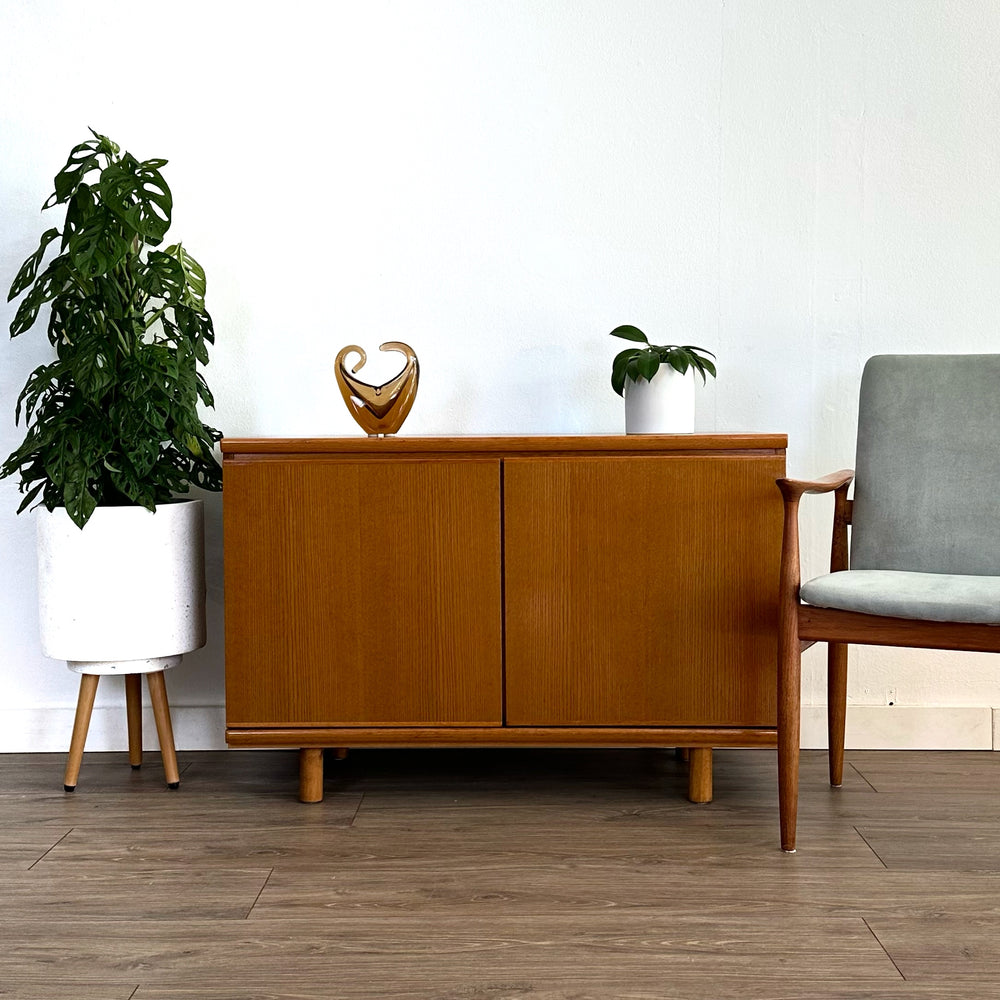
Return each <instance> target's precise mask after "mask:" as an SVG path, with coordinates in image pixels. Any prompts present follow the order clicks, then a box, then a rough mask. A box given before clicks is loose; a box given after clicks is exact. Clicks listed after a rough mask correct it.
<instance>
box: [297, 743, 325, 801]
mask: <svg viewBox="0 0 1000 1000" xmlns="http://www.w3.org/2000/svg"><path fill="white" fill-rule="evenodd" d="M322 801H323V748H322V747H302V748H301V749H300V750H299V802H322Z"/></svg>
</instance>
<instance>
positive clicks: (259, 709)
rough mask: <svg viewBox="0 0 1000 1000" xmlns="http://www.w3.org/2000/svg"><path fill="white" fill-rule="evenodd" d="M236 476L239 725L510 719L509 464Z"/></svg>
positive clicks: (280, 466)
mask: <svg viewBox="0 0 1000 1000" xmlns="http://www.w3.org/2000/svg"><path fill="white" fill-rule="evenodd" d="M225 475H226V479H225V490H226V519H225V546H226V615H227V624H226V660H227V677H226V705H227V721H228V724H229V725H230V726H246V725H261V724H266V725H302V724H313V725H323V724H326V725H332V724H337V723H343V724H353V725H365V724H368V725H381V726H397V725H407V724H419V723H425V724H451V725H471V724H475V725H499V724H500V721H501V678H502V666H501V653H502V646H501V593H500V523H499V505H500V499H499V497H500V467H499V463H498V462H497V461H492V460H481V461H447V460H442V461H436V462H416V461H412V462H411V461H405V460H399V461H393V462H391V463H382V462H371V461H367V462H363V461H295V460H292V459H290V460H288V461H282V462H280V463H272V462H257V463H249V464H238V463H237V464H229V465H227V466H226V470H225Z"/></svg>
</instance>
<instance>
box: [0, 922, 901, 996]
mask: <svg viewBox="0 0 1000 1000" xmlns="http://www.w3.org/2000/svg"><path fill="white" fill-rule="evenodd" d="M125 926H126V927H127V931H125V932H123V925H122V923H121V922H118V923H117V924H116V923H115V922H114V921H100V922H97V921H95V922H84V923H82V924H81V923H75V922H70V921H65V922H61V921H30V922H24V921H22V922H15V921H12V920H10V919H7V918H0V939H2V940H3V941H4V948H3V951H2V952H0V982H2V981H3V980H4V979H5V978H6V976H7V974H8V973H10V972H13V971H17V972H22V973H23V970H24V969H25V968H27V967H30V966H32V965H34V968H35V969H36V970H37V969H38V968H40V967H42V968H44V967H48V968H49V969H51V971H52V973H57V972H58V971H59V969H60V967H62V968H66V967H69V966H76V967H79V966H80V965H81V964H82V963H84V962H85V963H86V966H87V968H88V971H89V973H90V975H91V976H92V977H94V978H98V977H100V978H112V977H115V978H120V979H124V978H126V977H128V978H129V979H131V980H133V981H134V979H135V971H134V970H149V969H155V970H156V981H157V982H159V983H164V982H172V983H174V984H177V985H181V984H183V983H185V982H187V983H188V984H190V985H192V986H194V985H200V986H203V987H227V986H231V984H232V975H233V973H232V970H234V969H238V970H239V978H240V982H241V984H242V985H245V986H252V985H253V984H254V983H255V982H260V981H264V982H268V981H271V982H273V981H274V978H275V976H276V975H277V974H281V975H283V976H285V977H288V978H289V979H290V980H292V981H294V982H305V983H317V982H319V981H320V977H327V979H328V982H329V984H331V985H332V986H333V991H332V995H333V996H336V997H338V998H339V997H343V996H348V995H350V993H349V989H348V987H349V984H350V983H353V982H358V981H360V982H371V981H373V980H374V981H376V982H379V983H381V984H382V986H383V988H385V989H386V990H387V991H389V990H392V989H397V990H399V989H400V988H401V987H403V986H406V985H408V986H411V987H422V988H425V989H427V988H433V987H435V986H436V987H451V988H454V987H458V986H466V987H468V986H469V985H470V984H477V985H478V984H481V985H484V986H485V985H486V984H487V983H490V982H492V983H497V982H498V981H499V982H507V983H509V982H510V981H511V980H512V979H513V980H514V981H519V982H522V983H524V984H531V983H533V982H540V983H543V984H547V985H550V986H552V985H558V986H560V987H563V988H565V987H567V986H569V985H575V986H577V988H579V989H581V990H582V989H584V988H585V987H586V984H587V982H588V980H589V979H590V978H591V977H593V978H595V979H597V980H598V981H605V982H607V981H609V980H610V979H612V977H613V978H617V979H618V981H619V982H624V983H628V984H629V985H630V986H639V985H644V986H646V987H647V988H652V987H655V986H656V984H657V983H659V982H662V981H663V979H664V978H670V977H672V976H673V975H674V974H675V973H677V972H686V973H688V974H697V975H699V976H701V977H718V976H723V977H725V976H748V975H752V974H756V975H765V974H767V973H768V972H770V973H771V974H774V973H775V972H777V973H779V974H780V977H781V978H783V979H792V978H794V979H800V980H801V979H805V978H807V977H810V976H811V977H813V979H814V980H823V979H826V978H832V979H838V978H839V979H841V980H843V979H847V978H848V977H849V976H851V975H855V976H859V977H869V978H872V979H877V978H881V979H883V980H889V981H892V980H897V979H898V978H899V973H898V972H896V970H895V968H894V967H893V965H892V962H891V961H890V960H889V958H888V957H887V956H886V954H885V952H884V951H883V950H882V948H881V947H879V944H878V942H877V941H876V940H875V939H874V938H873V937H872V935H871V933H870V932H869V930H868V928H867V927H866V926H865V924H864V921H862V920H860V919H857V918H837V917H831V918H827V917H803V916H802V915H801V914H796V915H794V916H792V915H788V916H786V917H784V918H781V917H776V918H775V919H773V920H771V921H769V922H768V923H767V924H766V925H762V924H761V922H760V920H759V919H758V917H757V916H756V915H754V914H741V915H734V916H729V917H700V916H698V915H697V914H683V915H681V914H678V913H676V912H674V911H672V910H671V909H670V907H668V906H664V907H661V908H658V909H647V910H644V911H642V910H634V911H628V912H619V911H616V910H610V911H607V912H604V913H603V914H602V915H600V916H599V917H596V918H595V916H594V915H593V914H578V915H572V916H567V915H566V914H558V915H548V914H539V915H537V916H536V917H534V918H533V919H532V920H531V921H530V922H529V921H526V920H525V919H524V918H523V917H521V916H511V917H494V916H491V915H489V914H488V913H484V914H483V915H481V916H478V917H475V918H470V917H468V916H465V915H460V916H445V915H442V916H437V917H435V919H434V920H433V921H432V922H430V921H428V919H427V918H426V917H424V916H422V915H399V914H382V915H379V916H374V917H364V916H356V915H352V916H345V917H341V918H340V919H339V920H331V921H324V923H323V924H322V925H321V926H315V925H313V926H309V925H306V926H303V925H302V922H301V921H297V920H269V921H209V920H190V921H186V922H184V923H183V924H180V923H177V922H171V921H142V920H139V921H130V922H129V923H128V924H127V925H125ZM60 931H61V933H59V932H60ZM56 935H58V937H56V940H59V941H60V948H59V949H58V951H54V950H53V948H52V941H53V938H54V937H55V936H56ZM512 970H516V972H513V975H512ZM143 978H144V979H146V980H147V981H148V980H149V979H151V978H153V977H151V976H150V975H149V974H148V972H147V973H146V974H145V975H144V977H143ZM477 992H478V989H473V990H470V992H469V993H467V994H466V995H467V996H476V993H477ZM524 992H529V991H528V990H527V989H526V990H525V991H524ZM487 995H488V994H487ZM584 995H585V994H584Z"/></svg>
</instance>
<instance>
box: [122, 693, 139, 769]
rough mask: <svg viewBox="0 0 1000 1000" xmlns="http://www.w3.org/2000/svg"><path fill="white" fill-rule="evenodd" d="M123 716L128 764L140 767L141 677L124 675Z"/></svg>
mask: <svg viewBox="0 0 1000 1000" xmlns="http://www.w3.org/2000/svg"><path fill="white" fill-rule="evenodd" d="M125 714H126V716H127V718H128V762H129V763H130V764H131V765H132V770H133V771H137V770H139V768H140V767H142V675H141V674H126V675H125Z"/></svg>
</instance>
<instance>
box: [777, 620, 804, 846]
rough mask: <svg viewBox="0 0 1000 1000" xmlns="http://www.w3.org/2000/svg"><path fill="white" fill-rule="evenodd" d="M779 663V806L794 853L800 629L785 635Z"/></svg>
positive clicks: (784, 833) (784, 843) (786, 842)
mask: <svg viewBox="0 0 1000 1000" xmlns="http://www.w3.org/2000/svg"><path fill="white" fill-rule="evenodd" d="M780 646H781V648H780V651H779V663H778V809H779V813H780V824H781V849H782V850H783V851H786V852H787V853H789V854H793V853H794V852H795V828H796V824H797V821H798V812H799V733H800V729H801V707H800V706H801V701H802V696H801V683H802V653H801V650H800V649H799V637H798V630H797V628H796V629H795V630H794V631H792V630H789V633H788V634H784V633H783V634H782V636H781V642H780Z"/></svg>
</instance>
